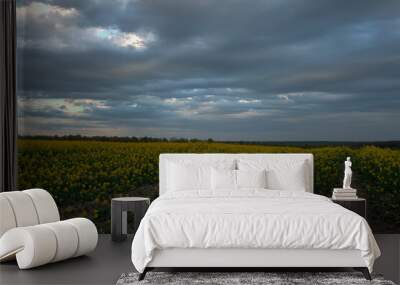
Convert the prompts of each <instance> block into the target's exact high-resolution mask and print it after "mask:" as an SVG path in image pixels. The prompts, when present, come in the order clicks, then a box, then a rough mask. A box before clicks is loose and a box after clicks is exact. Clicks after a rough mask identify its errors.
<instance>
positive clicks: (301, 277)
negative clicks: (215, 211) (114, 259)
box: [117, 272, 395, 285]
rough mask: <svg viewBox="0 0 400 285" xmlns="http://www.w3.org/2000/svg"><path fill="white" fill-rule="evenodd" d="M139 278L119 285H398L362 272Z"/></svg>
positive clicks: (132, 275)
mask: <svg viewBox="0 0 400 285" xmlns="http://www.w3.org/2000/svg"><path fill="white" fill-rule="evenodd" d="M138 276H139V274H138V273H127V274H122V275H121V277H120V278H119V279H118V281H117V285H139V284H140V285H146V284H157V285H164V284H171V285H184V284H213V285H219V284H221V285H232V284H233V285H236V284H238V285H239V284H241V285H242V284H244V285H246V284H267V285H278V284H280V285H281V284H282V285H292V284H293V285H294V284H296V285H297V284H318V285H319V284H321V285H322V284H328V285H339V284H340V285H350V284H355V285H358V284H368V285H370V284H374V285H375V284H376V285H378V284H379V285H395V283H393V282H392V281H389V280H384V279H383V277H382V276H380V275H373V276H372V277H373V280H372V281H368V280H366V279H365V278H364V276H363V275H362V274H361V273H359V272H148V273H147V274H146V278H145V279H144V280H142V281H138Z"/></svg>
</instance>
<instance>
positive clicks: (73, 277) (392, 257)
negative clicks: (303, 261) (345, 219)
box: [0, 235, 400, 285]
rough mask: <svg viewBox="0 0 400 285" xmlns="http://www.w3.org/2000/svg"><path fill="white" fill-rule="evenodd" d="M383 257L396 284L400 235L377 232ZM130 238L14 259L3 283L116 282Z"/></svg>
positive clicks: (1, 275) (0, 275) (0, 278)
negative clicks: (69, 254) (37, 262)
mask: <svg viewBox="0 0 400 285" xmlns="http://www.w3.org/2000/svg"><path fill="white" fill-rule="evenodd" d="M376 239H377V242H378V244H379V247H380V248H381V250H382V257H381V258H379V259H378V260H377V261H376V264H375V271H376V272H377V273H382V274H384V276H385V278H386V279H390V280H393V281H394V282H395V283H399V281H400V235H376ZM130 245H131V238H130V239H128V240H127V241H125V242H121V243H114V242H111V239H110V236H109V235H100V238H99V244H98V247H97V249H96V251H94V252H93V253H92V254H90V255H89V256H83V257H78V258H75V259H71V260H67V261H62V262H59V263H54V264H50V265H46V266H42V267H38V268H35V269H30V270H19V269H18V267H17V265H16V263H15V262H9V263H4V264H1V265H0V284H1V285H6V284H7V285H8V284H115V282H116V281H117V280H118V278H119V276H120V275H121V274H122V273H124V272H129V271H133V270H134V268H133V266H132V264H131V261H130Z"/></svg>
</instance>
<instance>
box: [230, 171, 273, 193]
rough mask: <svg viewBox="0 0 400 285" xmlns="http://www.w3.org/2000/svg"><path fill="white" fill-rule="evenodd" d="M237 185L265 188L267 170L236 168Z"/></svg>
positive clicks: (240, 186)
mask: <svg viewBox="0 0 400 285" xmlns="http://www.w3.org/2000/svg"><path fill="white" fill-rule="evenodd" d="M236 176H237V178H236V179H237V187H238V188H239V189H240V188H267V171H266V170H265V169H262V170H240V169H239V170H236Z"/></svg>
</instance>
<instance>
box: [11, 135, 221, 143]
mask: <svg viewBox="0 0 400 285" xmlns="http://www.w3.org/2000/svg"><path fill="white" fill-rule="evenodd" d="M18 138H19V139H30V140H70V141H82V140H83V141H110V142H185V143H187V142H214V140H213V139H212V138H209V139H197V138H175V137H171V138H156V137H147V136H146V137H135V136H131V137H118V136H82V135H65V136H58V135H54V136H41V135H37V136H29V135H28V136H18Z"/></svg>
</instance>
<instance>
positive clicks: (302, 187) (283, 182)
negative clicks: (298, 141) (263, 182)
mask: <svg viewBox="0 0 400 285" xmlns="http://www.w3.org/2000/svg"><path fill="white" fill-rule="evenodd" d="M267 181H268V184H267V185H268V188H269V189H274V190H289V191H303V192H306V177H305V164H304V163H301V164H297V165H295V166H294V167H292V168H288V169H285V171H280V170H278V169H271V170H268V171H267Z"/></svg>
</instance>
